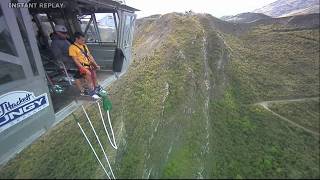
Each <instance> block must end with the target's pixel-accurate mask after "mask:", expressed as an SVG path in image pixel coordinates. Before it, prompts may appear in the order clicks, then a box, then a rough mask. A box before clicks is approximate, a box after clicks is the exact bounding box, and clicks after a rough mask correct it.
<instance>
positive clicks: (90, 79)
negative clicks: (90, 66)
mask: <svg viewBox="0 0 320 180" xmlns="http://www.w3.org/2000/svg"><path fill="white" fill-rule="evenodd" d="M84 78H85V79H86V81H87V84H88V86H89V88H90V90H94V88H95V87H94V86H93V81H92V74H91V72H89V71H87V73H86V74H85V75H84Z"/></svg>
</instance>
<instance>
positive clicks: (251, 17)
mask: <svg viewBox="0 0 320 180" xmlns="http://www.w3.org/2000/svg"><path fill="white" fill-rule="evenodd" d="M220 19H222V20H224V21H228V22H234V23H252V22H255V21H258V20H262V19H271V17H270V16H267V15H265V14H262V13H250V12H247V13H241V14H237V15H235V16H223V17H221V18H220Z"/></svg>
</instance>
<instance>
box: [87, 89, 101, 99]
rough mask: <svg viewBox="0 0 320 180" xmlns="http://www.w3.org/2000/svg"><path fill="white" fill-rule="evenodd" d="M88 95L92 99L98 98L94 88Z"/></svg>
mask: <svg viewBox="0 0 320 180" xmlns="http://www.w3.org/2000/svg"><path fill="white" fill-rule="evenodd" d="M89 96H91V97H92V98H93V99H94V100H97V99H100V97H99V96H98V95H97V93H96V91H95V90H93V91H90V92H89Z"/></svg>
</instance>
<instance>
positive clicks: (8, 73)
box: [0, 56, 25, 85]
mask: <svg viewBox="0 0 320 180" xmlns="http://www.w3.org/2000/svg"><path fill="white" fill-rule="evenodd" d="M0 58H1V56H0ZM0 64H1V66H0V85H2V84H5V83H8V82H10V81H14V80H19V79H24V78H25V75H24V72H23V68H22V66H21V65H18V64H13V63H9V62H6V61H3V60H0Z"/></svg>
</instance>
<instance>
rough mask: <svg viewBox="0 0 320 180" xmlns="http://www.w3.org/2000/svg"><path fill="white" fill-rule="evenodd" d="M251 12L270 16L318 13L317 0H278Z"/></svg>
mask: <svg viewBox="0 0 320 180" xmlns="http://www.w3.org/2000/svg"><path fill="white" fill-rule="evenodd" d="M253 12H254V13H263V14H266V15H268V16H272V17H284V16H290V15H299V14H310V13H319V0H278V1H276V2H273V3H271V4H268V5H266V6H264V7H262V8H260V9H256V10H254V11H253Z"/></svg>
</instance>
